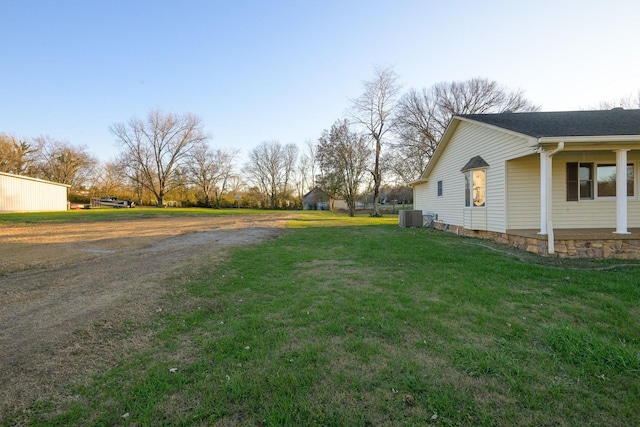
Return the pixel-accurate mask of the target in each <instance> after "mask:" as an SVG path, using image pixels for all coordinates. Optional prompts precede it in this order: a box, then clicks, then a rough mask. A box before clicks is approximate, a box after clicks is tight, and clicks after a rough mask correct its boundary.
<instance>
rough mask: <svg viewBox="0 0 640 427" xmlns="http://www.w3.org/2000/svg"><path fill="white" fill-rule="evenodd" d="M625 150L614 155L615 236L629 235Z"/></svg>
mask: <svg viewBox="0 0 640 427" xmlns="http://www.w3.org/2000/svg"><path fill="white" fill-rule="evenodd" d="M627 151H629V150H627V149H620V150H615V153H616V231H615V233H616V234H629V231H628V230H627Z"/></svg>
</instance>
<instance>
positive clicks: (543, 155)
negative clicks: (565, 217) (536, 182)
mask: <svg viewBox="0 0 640 427" xmlns="http://www.w3.org/2000/svg"><path fill="white" fill-rule="evenodd" d="M548 164H549V152H548V151H547V150H545V149H544V148H540V232H539V233H538V234H542V235H545V234H547V178H548V177H547V169H548V168H547V166H548Z"/></svg>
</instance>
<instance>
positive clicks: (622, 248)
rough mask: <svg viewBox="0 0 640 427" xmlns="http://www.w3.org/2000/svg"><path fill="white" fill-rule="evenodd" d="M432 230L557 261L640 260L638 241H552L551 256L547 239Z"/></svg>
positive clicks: (444, 228)
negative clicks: (587, 259)
mask: <svg viewBox="0 0 640 427" xmlns="http://www.w3.org/2000/svg"><path fill="white" fill-rule="evenodd" d="M433 228H435V229H436V230H442V231H446V232H449V233H453V234H457V235H460V236H465V237H475V238H478V239H484V240H492V241H494V242H496V243H500V244H502V245H506V246H510V247H513V248H518V249H520V250H523V251H527V252H531V253H534V254H538V255H543V256H557V257H559V258H614V259H640V238H629V237H627V238H617V239H616V238H612V239H601V238H598V239H592V240H586V239H557V238H556V239H555V240H554V242H555V245H554V249H555V253H554V254H551V255H550V254H549V253H548V248H547V236H537V237H531V236H522V235H516V234H509V233H498V232H495V231H485V230H469V229H466V228H464V227H461V226H458V225H450V224H444V223H442V222H437V221H436V222H434V223H433Z"/></svg>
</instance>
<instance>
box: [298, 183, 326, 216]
mask: <svg viewBox="0 0 640 427" xmlns="http://www.w3.org/2000/svg"><path fill="white" fill-rule="evenodd" d="M330 200H331V197H330V196H329V195H328V194H327V193H326V192H325V191H324V190H322V189H321V188H319V187H314V188H313V190H311V191H309V192H308V193H307V194H305V195H304V196H302V209H303V210H314V211H316V210H317V211H323V210H329V202H330Z"/></svg>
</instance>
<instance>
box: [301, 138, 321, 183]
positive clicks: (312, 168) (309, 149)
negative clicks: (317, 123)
mask: <svg viewBox="0 0 640 427" xmlns="http://www.w3.org/2000/svg"><path fill="white" fill-rule="evenodd" d="M305 148H306V149H305V151H304V153H303V155H302V157H303V158H304V159H305V160H306V164H307V174H306V175H307V178H306V181H307V183H308V185H307V190H311V189H313V188H314V187H315V186H316V177H317V174H318V164H317V155H316V154H317V152H318V145H317V143H316V142H315V141H313V140H311V139H309V140H307V141H306V142H305Z"/></svg>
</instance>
